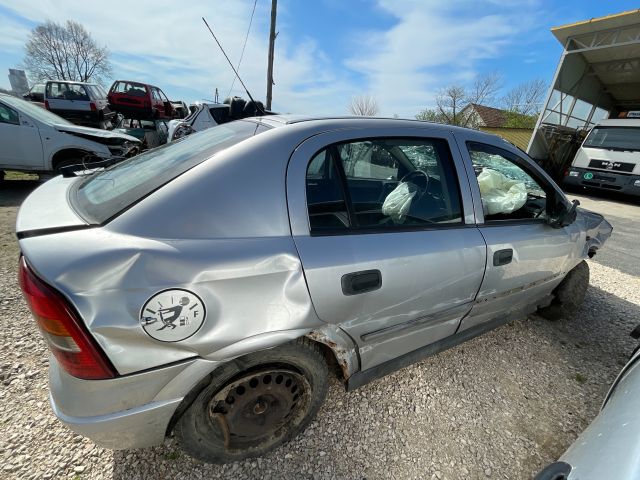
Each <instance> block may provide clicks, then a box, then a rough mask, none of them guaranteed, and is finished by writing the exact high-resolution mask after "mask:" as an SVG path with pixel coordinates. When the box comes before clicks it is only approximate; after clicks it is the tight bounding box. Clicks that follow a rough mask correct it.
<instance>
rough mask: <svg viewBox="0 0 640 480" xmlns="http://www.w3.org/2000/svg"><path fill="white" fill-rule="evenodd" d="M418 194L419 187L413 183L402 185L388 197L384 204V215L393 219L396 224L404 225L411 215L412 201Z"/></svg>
mask: <svg viewBox="0 0 640 480" xmlns="http://www.w3.org/2000/svg"><path fill="white" fill-rule="evenodd" d="M416 193H418V187H416V186H415V185H414V184H413V183H410V182H404V183H400V184H399V185H398V186H397V187H396V188H394V189H393V191H392V192H391V193H390V194H389V195H387V198H385V199H384V203H383V204H382V214H383V215H386V216H388V217H391V219H392V220H393V221H394V222H395V223H403V222H404V221H405V219H406V217H407V213H409V208H410V207H411V201H412V200H413V197H415V195H416Z"/></svg>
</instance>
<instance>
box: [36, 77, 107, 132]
mask: <svg viewBox="0 0 640 480" xmlns="http://www.w3.org/2000/svg"><path fill="white" fill-rule="evenodd" d="M44 105H45V107H46V109H47V110H50V111H52V112H53V113H55V114H56V115H60V116H61V117H62V118H66V119H67V120H69V121H71V122H73V123H76V124H79V125H86V126H89V127H97V128H102V129H106V128H107V127H108V125H109V123H110V122H111V121H113V120H115V115H116V113H115V112H113V111H112V110H111V109H110V108H109V102H108V100H107V92H105V91H104V89H103V88H102V87H101V86H100V85H98V84H95V83H83V82H69V81H65V80H49V81H48V82H47V83H46V84H45V88H44Z"/></svg>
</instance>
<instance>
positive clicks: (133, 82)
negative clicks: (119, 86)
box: [113, 80, 160, 88]
mask: <svg viewBox="0 0 640 480" xmlns="http://www.w3.org/2000/svg"><path fill="white" fill-rule="evenodd" d="M118 82H121V83H132V84H134V85H142V86H144V87H155V88H160V87H156V86H155V85H151V84H150V83H144V82H137V81H135V80H115V81H114V82H113V83H118Z"/></svg>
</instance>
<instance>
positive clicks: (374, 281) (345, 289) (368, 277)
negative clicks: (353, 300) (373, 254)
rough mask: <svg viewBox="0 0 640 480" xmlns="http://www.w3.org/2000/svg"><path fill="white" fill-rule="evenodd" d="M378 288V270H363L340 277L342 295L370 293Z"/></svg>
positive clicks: (379, 285)
mask: <svg viewBox="0 0 640 480" xmlns="http://www.w3.org/2000/svg"><path fill="white" fill-rule="evenodd" d="M380 287H382V275H381V274H380V270H363V271H361V272H353V273H347V274H346V275H343V276H342V293H344V294H345V295H358V294H360V293H366V292H372V291H373V290H378V289H379V288H380Z"/></svg>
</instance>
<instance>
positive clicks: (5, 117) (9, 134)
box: [0, 103, 44, 170]
mask: <svg viewBox="0 0 640 480" xmlns="http://www.w3.org/2000/svg"><path fill="white" fill-rule="evenodd" d="M0 145H2V148H0V167H4V168H7V167H11V166H13V167H15V168H21V169H22V168H24V169H33V170H38V169H42V168H43V167H44V159H43V155H42V141H41V139H40V131H39V130H38V127H36V124H35V123H34V122H33V121H32V120H31V119H30V118H28V117H26V116H24V115H21V114H19V113H18V111H17V110H15V109H13V108H11V107H9V106H8V105H6V104H4V103H0Z"/></svg>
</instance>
